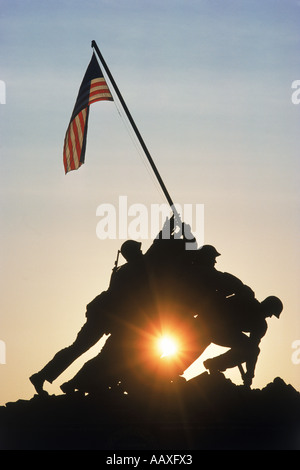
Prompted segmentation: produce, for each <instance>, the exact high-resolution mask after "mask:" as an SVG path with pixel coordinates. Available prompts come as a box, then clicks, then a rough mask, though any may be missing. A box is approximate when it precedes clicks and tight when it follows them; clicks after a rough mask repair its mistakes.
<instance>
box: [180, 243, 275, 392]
mask: <svg viewBox="0 0 300 470" xmlns="http://www.w3.org/2000/svg"><path fill="white" fill-rule="evenodd" d="M193 255H194V256H193V261H192V265H191V269H190V270H189V277H188V279H189V282H188V284H189V286H190V289H189V293H190V295H189V299H188V300H189V309H190V310H191V311H192V312H193V313H194V314H196V315H195V316H197V318H196V324H195V331H194V335H193V338H192V343H191V347H190V349H189V352H188V354H187V355H186V362H185V366H186V367H185V368H187V367H188V366H190V365H191V364H192V363H193V362H194V361H195V360H196V359H197V358H198V357H199V356H200V355H201V354H202V353H203V352H204V350H205V349H206V348H207V347H208V346H209V345H210V344H211V343H215V344H218V345H220V346H225V347H232V348H233V350H232V351H230V352H228V354H227V353H226V354H225V355H224V357H223V356H222V358H220V359H218V361H217V360H212V363H210V361H208V362H206V363H205V364H206V365H207V366H209V364H212V366H211V368H212V370H213V368H214V364H216V365H215V368H217V367H218V364H219V365H220V370H221V367H225V369H226V368H229V367H234V366H236V365H240V364H241V363H242V362H245V361H246V360H247V374H246V376H245V377H244V381H245V383H251V381H252V378H253V376H254V368H255V364H256V360H257V356H258V353H259V348H258V344H259V342H260V339H261V338H262V337H263V336H264V334H265V333H266V328H267V323H266V320H265V317H266V316H271V315H272V314H274V315H276V316H277V315H278V314H279V313H280V312H281V310H282V304H281V301H280V300H279V299H278V300H275V299H277V298H274V297H271V298H269V299H268V300H265V301H264V302H262V303H260V302H258V300H257V299H255V293H254V292H253V290H252V289H251V288H250V287H249V286H247V285H245V284H244V283H243V282H242V281H241V280H240V279H238V278H237V277H236V276H234V275H232V274H229V273H226V272H221V271H218V270H217V269H216V268H215V265H216V259H217V257H218V256H220V253H219V252H218V251H217V250H216V248H215V247H213V246H212V245H204V246H203V247H201V248H200V249H199V250H197V251H196V252H194V254H193ZM272 302H273V304H272ZM193 309H194V310H193ZM278 312H279V313H278ZM196 325H197V326H196ZM245 332H248V333H250V338H251V339H250V340H249V338H248V336H247V335H246V334H244V333H245ZM234 357H236V359H234ZM215 361H216V362H215ZM227 361H228V362H227ZM222 364H224V365H222ZM226 364H227V365H226ZM230 364H233V365H230ZM225 369H224V370H225ZM183 372H184V371H182V372H181V373H183Z"/></svg>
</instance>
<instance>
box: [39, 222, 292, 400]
mask: <svg viewBox="0 0 300 470" xmlns="http://www.w3.org/2000/svg"><path fill="white" fill-rule="evenodd" d="M169 224H170V235H171V236H170V237H164V236H163V232H164V229H163V230H162V231H161V232H160V234H159V236H158V237H157V238H156V239H155V240H154V242H153V244H152V245H151V247H150V248H149V249H148V251H147V252H146V253H145V254H143V253H142V251H141V243H138V242H136V241H133V240H128V241H126V242H125V243H123V245H122V247H121V250H120V251H121V253H122V255H123V257H124V258H125V260H126V263H125V264H124V265H123V266H121V267H117V266H116V265H115V268H114V269H113V273H112V276H111V280H110V284H109V287H108V289H107V291H104V292H102V293H101V294H100V295H98V296H97V297H96V298H95V299H94V300H93V301H92V302H91V303H90V304H88V306H87V309H86V323H85V324H84V326H83V327H82V329H81V330H80V332H79V333H78V335H77V337H76V339H75V341H74V343H73V344H72V345H71V346H69V347H67V348H64V349H63V350H61V351H59V352H58V353H56V354H55V356H54V357H53V359H52V360H51V361H50V362H49V363H48V364H46V366H45V367H43V368H42V370H41V371H40V372H37V373H36V374H33V375H32V376H31V377H30V380H31V382H32V384H33V385H34V387H35V389H36V392H37V393H38V394H40V395H41V394H43V393H47V392H44V390H43V385H44V382H45V381H48V382H50V383H52V381H53V380H55V379H56V378H57V377H58V376H59V375H60V374H61V373H62V372H63V371H64V370H65V369H66V368H67V367H69V365H70V364H71V363H72V362H74V360H75V359H77V358H78V357H79V356H80V355H81V354H83V353H84V352H86V351H87V350H88V349H89V348H90V347H91V346H93V345H94V344H96V343H97V342H98V341H99V339H100V338H101V337H102V336H103V335H104V334H106V335H110V336H109V338H108V339H107V341H106V343H105V345H104V347H103V349H102V351H101V352H100V353H99V354H98V355H97V356H96V357H95V358H93V359H91V360H90V361H88V362H87V363H86V364H85V365H84V366H83V367H82V369H81V370H80V371H79V372H78V373H77V374H76V375H75V376H74V377H73V378H72V379H71V380H70V381H69V382H66V383H64V384H63V385H62V386H61V389H62V391H63V392H64V393H72V392H74V391H76V390H78V391H81V392H84V393H99V392H100V391H103V390H108V389H116V388H118V390H123V391H128V390H130V391H134V390H135V389H139V390H142V388H143V387H145V388H146V389H147V387H149V386H151V387H154V386H155V384H156V382H157V383H158V384H159V385H161V384H165V383H170V382H173V381H175V380H178V379H179V378H180V377H181V376H182V374H183V373H184V370H186V369H187V368H188V367H189V366H190V365H191V364H192V363H193V362H194V361H195V360H196V359H197V358H198V357H199V356H200V355H201V354H202V353H203V351H204V350H205V349H206V348H207V347H208V346H209V345H210V344H211V343H215V344H218V345H221V346H226V347H229V348H231V349H230V350H229V351H228V352H227V353H225V354H223V355H221V356H219V357H218V358H213V359H208V360H207V361H206V362H205V363H204V365H205V367H206V368H207V369H208V370H209V371H210V372H211V373H215V372H217V371H218V372H220V371H225V370H226V369H228V368H231V367H235V366H239V368H240V370H241V373H242V374H243V380H244V384H245V385H247V386H249V385H251V383H252V379H253V377H254V370H255V365H256V361H257V357H258V354H259V343H260V341H261V338H262V337H263V336H264V335H265V333H266V331H267V322H266V318H267V317H269V316H272V315H275V316H277V317H278V318H279V315H280V313H281V311H282V308H283V307H282V303H281V301H280V300H279V299H278V298H277V297H274V296H271V297H268V298H267V299H265V300H264V301H263V302H259V301H258V300H257V299H256V298H255V294H254V292H253V291H252V289H251V288H249V287H248V286H246V285H245V284H243V283H242V282H241V281H240V280H239V279H238V278H236V277H235V276H233V275H231V274H229V273H223V272H220V271H218V270H216V268H215V264H216V258H217V257H218V256H220V254H219V253H218V252H217V250H216V249H215V248H214V247H213V246H211V245H204V246H202V247H201V248H200V249H198V250H194V251H187V250H185V245H184V243H185V241H186V239H185V237H184V227H182V228H183V229H182V232H181V236H180V237H175V236H174V232H175V224H174V219H173V218H172V219H171V220H170V221H169ZM165 225H166V224H165ZM188 229H189V227H187V230H188ZM189 238H190V237H189ZM115 264H116V263H115ZM163 324H168V325H172V327H173V328H175V329H176V330H177V331H178V332H179V334H180V337H181V340H182V341H181V343H182V354H181V356H180V358H179V357H178V358H176V359H174V360H173V361H168V360H164V359H163V358H160V357H157V358H155V359H154V356H153V346H152V345H151V344H152V343H153V341H154V338H155V335H157V332H158V331H159V330H160V328H161V325H163ZM246 333H248V334H249V336H248V335H247V334H246ZM242 363H246V372H245V373H244V371H243V369H242V367H241V364H242Z"/></svg>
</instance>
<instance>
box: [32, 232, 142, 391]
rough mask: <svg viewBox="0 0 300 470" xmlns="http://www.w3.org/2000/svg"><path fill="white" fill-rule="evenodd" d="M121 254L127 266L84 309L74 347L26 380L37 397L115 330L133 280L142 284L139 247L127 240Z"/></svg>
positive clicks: (63, 350)
mask: <svg viewBox="0 0 300 470" xmlns="http://www.w3.org/2000/svg"><path fill="white" fill-rule="evenodd" d="M121 253H122V255H123V256H124V258H125V259H126V261H127V263H126V264H124V265H123V266H121V267H119V268H117V267H115V268H114V269H113V273H112V276H111V280H110V285H109V288H108V290H107V291H104V292H102V293H101V294H100V295H98V296H97V297H96V298H95V299H94V300H93V301H92V302H90V303H89V304H88V305H87V309H86V323H85V324H84V325H83V327H82V329H81V330H80V331H79V333H78V335H77V337H76V339H75V341H74V343H73V344H72V345H70V346H68V347H66V348H64V349H62V350H61V351H59V352H58V353H56V354H55V356H54V357H53V359H52V360H51V361H50V362H49V363H48V364H46V366H45V367H44V368H43V369H42V370H41V371H40V372H37V373H36V374H33V375H32V376H31V377H30V381H31V383H32V384H33V386H34V387H35V389H36V392H37V393H38V394H47V392H45V391H44V390H43V385H44V382H45V381H47V382H50V383H52V382H53V381H54V380H55V379H56V378H57V377H58V376H59V375H60V374H61V373H62V372H64V371H65V370H66V369H67V368H68V367H69V366H70V365H71V364H72V363H73V362H74V361H75V360H76V359H77V358H79V357H80V356H81V355H82V354H83V353H85V352H86V351H88V350H89V349H90V348H91V347H92V346H94V345H95V344H96V343H97V342H98V341H99V339H100V338H102V336H103V335H108V334H110V333H112V331H113V329H114V328H115V326H116V318H117V316H118V308H119V306H120V303H122V302H123V303H125V301H126V300H125V297H127V296H128V292H129V291H130V290H131V289H134V290H135V294H136V296H138V286H137V283H136V282H134V280H133V279H134V278H135V279H138V281H139V283H142V282H143V280H144V277H143V275H142V273H141V266H142V257H143V255H142V252H141V243H138V242H135V241H131V240H128V241H126V242H124V243H123V245H122V247H121ZM129 285H130V289H129V288H128V287H129Z"/></svg>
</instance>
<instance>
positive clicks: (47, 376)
mask: <svg viewBox="0 0 300 470" xmlns="http://www.w3.org/2000/svg"><path fill="white" fill-rule="evenodd" d="M104 333H105V331H104V330H103V328H101V327H99V325H98V322H97V321H94V320H91V319H90V320H87V321H86V323H85V324H84V325H83V327H82V328H81V330H80V331H79V333H78V335H77V337H76V339H75V341H74V343H73V344H71V345H70V346H68V347H66V348H64V349H62V350H61V351H59V352H58V353H56V354H55V356H54V357H53V358H52V359H51V361H49V362H48V364H46V366H45V367H43V369H41V371H39V372H37V373H36V374H33V375H32V376H31V377H30V381H31V383H32V384H33V386H34V387H35V389H36V392H37V393H38V394H42V393H44V391H43V384H44V382H45V381H47V382H50V383H52V382H53V381H54V380H55V379H56V378H57V377H58V376H59V375H60V374H61V373H62V372H64V371H65V370H66V369H67V368H68V367H69V366H70V365H71V364H72V363H73V362H74V361H75V360H76V359H78V358H79V357H80V356H81V355H82V354H84V353H85V352H86V351H88V350H89V349H90V348H91V347H92V346H94V345H95V344H96V343H97V341H99V339H100V338H101V337H102V336H103V334H104Z"/></svg>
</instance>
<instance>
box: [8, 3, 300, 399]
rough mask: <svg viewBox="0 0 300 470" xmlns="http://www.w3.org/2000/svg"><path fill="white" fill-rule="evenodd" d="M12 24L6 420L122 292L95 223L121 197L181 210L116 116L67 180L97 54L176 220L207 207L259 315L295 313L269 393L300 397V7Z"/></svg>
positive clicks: (145, 7) (97, 117)
mask: <svg viewBox="0 0 300 470" xmlns="http://www.w3.org/2000/svg"><path fill="white" fill-rule="evenodd" d="M0 6H1V16H0V31H1V33H0V34H1V41H0V42H1V46H0V79H1V80H4V81H5V83H6V95H7V96H6V104H5V105H0V124H1V126H0V138H1V142H0V152H1V170H0V171H1V173H0V179H1V204H0V210H1V241H2V243H1V250H0V256H1V261H2V262H1V265H2V268H1V304H2V305H1V312H2V313H1V318H0V340H2V341H4V342H5V344H6V353H7V354H6V356H7V359H6V364H5V365H0V377H1V382H2V380H3V383H5V389H3V391H2V392H1V393H3V397H0V399H1V400H2V402H5V401H9V400H14V399H18V398H22V397H28V396H29V397H30V396H31V395H32V390H31V388H30V384H29V382H28V376H29V375H30V374H31V373H32V372H34V371H35V370H38V369H39V368H40V367H41V366H42V365H44V363H45V362H46V361H48V360H49V359H50V358H51V357H52V355H53V354H54V353H55V352H56V351H57V350H58V349H60V348H61V347H64V346H66V345H67V344H69V343H70V342H72V341H73V339H74V337H75V335H76V333H77V331H78V329H79V328H80V327H81V325H82V323H83V321H84V310H85V305H86V304H87V303H88V302H89V301H90V300H91V299H92V298H93V297H95V296H96V295H97V293H98V292H99V291H101V290H103V289H105V288H106V287H107V282H108V278H109V275H110V271H111V268H112V266H113V263H114V259H115V254H116V251H117V249H118V247H119V245H120V240H105V241H100V240H99V239H98V238H97V236H96V225H97V217H96V209H97V207H98V206H99V205H100V204H102V203H111V204H117V202H118V198H119V196H120V195H126V196H128V200H129V202H130V203H141V204H145V205H146V206H147V207H149V206H150V205H151V204H153V203H162V202H165V200H164V198H163V196H162V195H161V192H160V191H158V190H157V186H156V185H155V184H154V182H153V179H152V177H151V174H150V175H149V172H148V171H147V170H146V169H145V163H144V161H143V157H141V156H140V155H139V154H138V152H137V151H136V149H135V147H134V145H133V143H132V141H131V139H130V136H129V135H128V132H127V131H126V129H125V126H124V123H123V121H122V119H120V117H119V115H118V111H117V109H116V106H115V104H114V103H109V102H103V103H96V104H95V105H94V106H93V107H92V108H91V112H90V124H89V135H88V145H87V153H86V163H85V165H84V166H83V167H82V168H81V169H80V170H78V171H77V172H72V173H70V174H68V175H65V174H64V170H63V163H62V147H63V139H64V135H65V132H66V129H67V125H68V122H69V119H70V116H71V113H72V110H73V106H74V103H75V99H76V96H77V92H78V89H79V85H80V83H81V80H82V77H83V74H84V72H85V69H86V67H87V64H88V62H89V60H90V56H91V53H92V49H91V47H90V44H91V41H92V40H93V39H94V40H96V42H97V44H98V46H99V48H100V49H101V51H102V54H103V55H104V57H105V59H106V61H107V63H108V65H109V67H110V69H111V72H112V74H113V76H114V78H115V80H116V82H117V84H118V86H119V88H120V89H121V92H122V94H123V96H124V99H125V101H126V103H127V105H128V107H129V109H130V111H131V113H132V115H133V117H134V119H135V121H136V123H137V125H138V127H139V130H140V132H141V134H142V135H143V137H144V139H145V141H146V144H147V146H148V148H149V150H150V152H151V154H152V157H153V159H154V160H155V162H156V164H157V166H158V168H159V170H160V172H161V174H162V177H163V179H164V181H165V183H166V186H167V188H168V190H169V192H170V193H171V196H172V197H173V199H174V200H175V202H178V203H181V204H183V203H193V204H196V203H199V204H200V203H201V204H204V207H205V242H206V243H211V244H214V245H215V246H216V247H217V249H218V250H219V251H220V252H221V253H222V256H221V257H220V260H219V262H218V268H219V269H220V270H221V271H228V272H231V273H233V274H235V275H237V276H238V277H240V278H241V279H242V280H243V281H244V282H245V283H246V284H248V285H250V286H251V287H252V288H253V290H254V291H255V292H256V294H257V297H258V299H259V300H262V299H263V298H264V297H266V296H267V295H269V294H273V293H275V294H276V295H278V296H279V297H281V298H282V300H283V302H284V305H285V310H284V314H283V317H282V319H280V321H279V322H277V323H276V322H275V321H274V320H270V322H269V330H268V333H267V336H266V338H265V339H264V340H263V343H262V354H261V356H260V359H259V365H258V368H257V376H256V379H255V380H256V385H257V386H263V385H264V384H266V383H268V382H269V381H270V380H272V379H273V378H274V377H275V376H276V375H278V376H281V377H282V378H283V379H284V380H286V381H287V382H291V383H292V384H295V385H297V386H298V388H299V387H300V383H299V367H300V365H295V364H293V363H292V361H291V356H292V353H293V349H292V343H293V341H295V340H297V339H299V338H300V331H299V296H298V292H297V280H298V277H299V249H298V233H299V202H298V201H299V189H298V188H299V176H298V175H299V138H298V134H299V132H298V126H299V109H300V106H297V105H294V104H293V103H292V102H291V94H292V89H291V84H292V82H293V81H294V80H297V79H300V67H299V66H300V63H299V39H300V36H299V11H300V4H299V2H298V1H292V0H288V1H285V2H282V1H277V0H264V1H256V0H254V1H250V0H244V1H241V0H240V1H238V0H233V1H230V0H229V1H227V0H226V1H204V0H203V1H201V0H199V1H187V0H186V1H183V0H179V1H169V0H165V1H163V2H161V1H144V0H142V1H128V0H124V1H102V0H99V1H90V0H87V1H86V2H77V1H64V0H62V1H51V0H48V1H31V0H23V1H14V0H10V1H8V0H1V1H0ZM150 243H151V240H150V239H149V240H143V246H144V247H145V248H146V247H147V246H149V244H150ZM274 345H276V348H275V346H274ZM275 349H276V350H275ZM77 367H78V366H77ZM70 373H72V372H70ZM27 382H28V383H27ZM16 383H18V387H16V385H15V384H16ZM54 390H56V389H54Z"/></svg>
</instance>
